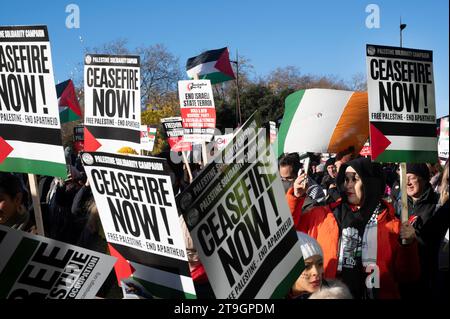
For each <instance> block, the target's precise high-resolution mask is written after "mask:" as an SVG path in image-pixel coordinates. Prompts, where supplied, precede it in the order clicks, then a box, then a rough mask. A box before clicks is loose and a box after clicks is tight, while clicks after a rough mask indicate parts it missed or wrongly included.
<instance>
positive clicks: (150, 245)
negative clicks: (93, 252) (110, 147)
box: [82, 152, 196, 298]
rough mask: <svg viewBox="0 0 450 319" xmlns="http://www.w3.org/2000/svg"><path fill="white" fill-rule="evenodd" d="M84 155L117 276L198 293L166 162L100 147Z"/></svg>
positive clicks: (152, 290)
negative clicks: (106, 150) (115, 152)
mask: <svg viewBox="0 0 450 319" xmlns="http://www.w3.org/2000/svg"><path fill="white" fill-rule="evenodd" d="M82 161H83V165H84V168H85V170H86V174H87V176H88V180H89V183H90V184H91V188H92V193H93V194H94V198H95V202H96V204H97V208H98V211H99V214H100V219H101V221H102V225H103V229H104V231H105V236H106V240H107V241H108V243H109V250H110V253H111V255H113V256H115V257H117V258H118V259H119V261H118V262H117V264H116V266H115V270H116V274H117V278H118V280H119V281H120V282H125V283H126V282H129V281H130V279H133V280H135V281H138V282H139V284H140V285H142V287H144V288H145V289H146V292H145V293H146V294H147V295H150V296H154V297H159V298H196V294H195V289H194V284H193V281H192V279H191V275H190V271H189V265H188V261H187V253H186V246H185V243H184V239H183V235H182V231H181V225H180V220H179V216H178V212H177V207H176V204H175V197H174V194H173V189H172V183H171V180H170V175H169V173H168V172H169V168H168V166H167V162H166V161H165V160H164V159H160V158H153V157H141V156H127V155H116V154H108V153H100V152H97V153H83V154H82ZM121 286H122V283H121Z"/></svg>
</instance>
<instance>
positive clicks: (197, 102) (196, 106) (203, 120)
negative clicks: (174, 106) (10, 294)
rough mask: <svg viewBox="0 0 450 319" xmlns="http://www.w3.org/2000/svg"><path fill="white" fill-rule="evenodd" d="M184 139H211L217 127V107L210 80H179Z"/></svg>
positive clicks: (197, 141) (199, 141) (203, 140)
mask: <svg viewBox="0 0 450 319" xmlns="http://www.w3.org/2000/svg"><path fill="white" fill-rule="evenodd" d="M178 95H179V98H180V110H181V117H182V119H183V128H184V140H185V141H186V142H193V143H202V142H209V141H211V139H212V137H213V135H214V129H215V127H216V108H215V106H214V97H213V92H212V87H211V81H210V80H187V81H178Z"/></svg>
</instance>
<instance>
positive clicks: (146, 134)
mask: <svg viewBox="0 0 450 319" xmlns="http://www.w3.org/2000/svg"><path fill="white" fill-rule="evenodd" d="M155 139H156V128H154V127H150V126H148V125H141V150H144V151H147V152H151V151H153V147H154V146H155Z"/></svg>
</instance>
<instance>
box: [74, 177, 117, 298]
mask: <svg viewBox="0 0 450 319" xmlns="http://www.w3.org/2000/svg"><path fill="white" fill-rule="evenodd" d="M87 187H89V185H88V186H87ZM77 195H78V194H77ZM81 195H83V196H81ZM81 195H78V196H79V197H83V198H85V199H86V201H85V202H84V207H83V210H84V211H85V212H86V222H85V225H84V228H83V229H82V231H81V232H80V234H79V238H78V240H77V242H76V245H77V246H80V247H83V248H86V249H90V250H94V251H97V252H99V253H102V254H108V255H109V254H110V253H109V250H108V245H107V242H106V237H105V233H104V231H103V227H102V224H101V222H100V216H99V213H98V209H97V205H96V204H95V201H94V197H93V196H92V193H91V192H90V189H89V188H87V189H86V190H85V191H84V192H82V193H81ZM97 297H100V298H107V299H121V298H122V297H123V295H122V291H121V289H120V287H119V286H118V284H117V278H116V275H115V272H114V269H112V270H111V272H110V273H109V275H108V277H107V278H106V280H105V282H104V283H103V285H102V287H101V288H100V289H99V291H98V292H97Z"/></svg>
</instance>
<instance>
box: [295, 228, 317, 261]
mask: <svg viewBox="0 0 450 319" xmlns="http://www.w3.org/2000/svg"><path fill="white" fill-rule="evenodd" d="M297 237H298V241H299V243H300V249H301V250H302V255H303V259H304V260H306V259H308V258H309V257H312V256H315V255H320V256H322V257H323V252H322V248H320V245H319V243H318V242H317V240H315V239H314V238H312V237H310V236H308V235H307V234H305V233H302V232H299V231H298V232H297Z"/></svg>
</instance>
